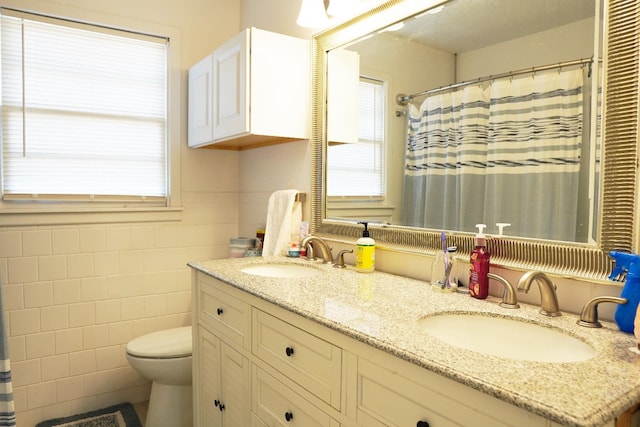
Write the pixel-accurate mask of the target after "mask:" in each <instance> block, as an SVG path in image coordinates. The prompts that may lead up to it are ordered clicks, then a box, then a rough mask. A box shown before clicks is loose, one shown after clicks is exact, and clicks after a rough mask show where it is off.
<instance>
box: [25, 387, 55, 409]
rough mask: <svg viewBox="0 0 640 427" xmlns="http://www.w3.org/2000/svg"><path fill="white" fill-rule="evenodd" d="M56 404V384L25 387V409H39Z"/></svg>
mask: <svg viewBox="0 0 640 427" xmlns="http://www.w3.org/2000/svg"><path fill="white" fill-rule="evenodd" d="M54 403H56V382H55V381H47V382H41V383H38V384H33V385H30V386H27V407H28V408H30V409H31V408H39V407H42V406H47V405H52V404H54Z"/></svg>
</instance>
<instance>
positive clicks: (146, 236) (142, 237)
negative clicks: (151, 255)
mask: <svg viewBox="0 0 640 427" xmlns="http://www.w3.org/2000/svg"><path fill="white" fill-rule="evenodd" d="M154 246H155V233H154V227H152V226H144V227H132V228H131V247H132V248H134V249H148V248H153V247H154Z"/></svg>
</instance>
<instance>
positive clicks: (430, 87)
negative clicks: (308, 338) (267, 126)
mask: <svg viewBox="0 0 640 427" xmlns="http://www.w3.org/2000/svg"><path fill="white" fill-rule="evenodd" d="M634 7H635V6H634V1H625V0H608V1H607V0H531V1H527V2H524V3H519V4H518V5H517V6H516V5H514V4H513V2H512V1H510V0H448V1H442V0H420V1H415V0H414V1H388V2H386V3H383V4H381V5H380V6H379V7H377V8H375V9H373V10H371V11H369V12H367V13H365V14H363V15H361V16H358V17H356V18H354V19H352V20H351V21H349V22H346V23H344V24H342V25H339V26H336V27H334V28H331V29H329V30H327V31H325V32H323V33H320V34H318V35H316V36H315V37H314V54H313V56H314V58H313V62H314V76H313V78H314V105H313V115H314V117H313V124H312V145H313V159H312V160H313V163H314V179H313V188H312V206H311V210H312V229H313V231H314V232H316V233H317V234H322V235H325V236H328V237H332V238H335V239H343V240H351V239H353V238H357V237H358V236H359V232H360V229H361V226H358V225H357V222H358V221H370V222H373V223H374V224H373V226H372V230H373V231H372V234H373V235H375V238H376V240H378V241H379V242H380V244H381V245H386V246H388V247H391V248H394V249H399V250H408V251H419V252H426V253H433V252H435V251H436V250H438V249H439V248H441V244H440V231H441V230H444V231H446V233H447V235H448V239H449V240H450V241H451V242H452V243H453V244H456V245H457V246H458V247H459V248H460V253H461V254H466V253H468V251H469V250H470V249H471V247H472V245H473V242H474V238H473V237H474V230H475V228H474V227H475V225H476V224H478V223H484V224H487V230H486V231H487V232H488V234H489V235H495V234H496V233H497V226H496V224H497V223H510V224H511V226H510V227H507V228H506V229H505V237H502V238H500V239H489V246H490V250H491V251H492V253H493V258H492V259H493V262H495V263H497V264H499V265H502V266H504V267H511V268H522V269H523V268H538V269H541V270H543V271H546V272H550V273H554V274H559V275H563V276H570V277H580V278H588V279H590V280H599V279H605V278H606V275H607V274H608V272H609V271H610V268H611V260H610V259H609V257H608V255H607V254H608V251H609V250H612V249H621V250H636V249H637V248H636V242H634V240H633V235H634V222H635V217H634V211H635V205H636V197H635V193H636V184H635V182H636V158H637V155H636V148H637V130H638V93H637V92H638V49H640V48H639V47H638V46H637V43H633V40H637V39H636V38H635V37H638V25H639V24H638V21H639V19H638V17H637V14H635V13H633V8H634ZM354 171H355V172H354ZM363 188H364V189H365V191H363Z"/></svg>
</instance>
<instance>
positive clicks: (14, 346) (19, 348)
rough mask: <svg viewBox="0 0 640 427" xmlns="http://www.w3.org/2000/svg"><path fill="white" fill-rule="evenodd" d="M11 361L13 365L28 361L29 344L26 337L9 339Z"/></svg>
mask: <svg viewBox="0 0 640 427" xmlns="http://www.w3.org/2000/svg"><path fill="white" fill-rule="evenodd" d="M8 342H9V359H10V361H11V363H15V362H19V361H22V360H26V358H27V344H26V338H25V335H21V336H18V337H9V340H8Z"/></svg>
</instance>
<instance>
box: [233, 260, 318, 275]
mask: <svg viewBox="0 0 640 427" xmlns="http://www.w3.org/2000/svg"><path fill="white" fill-rule="evenodd" d="M240 271H242V272H244V273H247V274H253V275H254V276H261V277H281V278H296V277H312V276H319V275H320V274H322V271H321V270H319V269H317V268H314V267H307V266H306V265H300V264H285V263H268V264H254V265H250V266H247V267H244V268H242V269H241V270H240Z"/></svg>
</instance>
